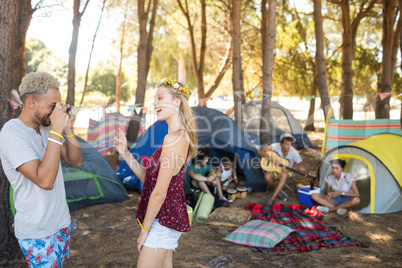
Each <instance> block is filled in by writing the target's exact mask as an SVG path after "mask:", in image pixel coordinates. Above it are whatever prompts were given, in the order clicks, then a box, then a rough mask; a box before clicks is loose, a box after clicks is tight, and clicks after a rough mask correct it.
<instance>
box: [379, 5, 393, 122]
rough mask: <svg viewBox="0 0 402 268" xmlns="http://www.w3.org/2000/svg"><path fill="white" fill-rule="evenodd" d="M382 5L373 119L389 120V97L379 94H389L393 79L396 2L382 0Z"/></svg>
mask: <svg viewBox="0 0 402 268" xmlns="http://www.w3.org/2000/svg"><path fill="white" fill-rule="evenodd" d="M382 4H383V13H382V14H383V16H382V17H383V35H382V62H381V67H380V73H379V77H378V85H377V92H378V93H379V94H378V96H377V99H376V104H375V118H376V119H379V118H389V112H390V105H389V100H390V99H391V95H389V96H388V97H386V98H383V99H382V98H381V93H391V85H392V78H393V72H392V71H393V67H392V63H393V61H392V51H393V47H394V34H395V33H394V27H395V17H396V16H395V15H396V12H397V1H396V0H382Z"/></svg>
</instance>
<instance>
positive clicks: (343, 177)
mask: <svg viewBox="0 0 402 268" xmlns="http://www.w3.org/2000/svg"><path fill="white" fill-rule="evenodd" d="M330 164H331V169H332V172H331V174H329V175H328V176H326V177H325V181H326V183H327V192H326V195H324V194H312V195H311V198H312V199H313V200H314V201H315V202H317V203H318V204H320V205H323V206H318V207H317V210H318V211H320V212H321V213H324V214H326V213H328V212H330V211H336V213H337V214H339V215H345V214H346V213H347V209H353V208H354V207H356V206H357V205H358V204H359V203H360V199H359V190H358V189H357V186H356V182H355V180H354V179H353V178H352V175H350V174H349V173H346V172H344V171H343V169H344V168H345V166H346V162H345V161H344V160H341V159H334V160H331V161H330Z"/></svg>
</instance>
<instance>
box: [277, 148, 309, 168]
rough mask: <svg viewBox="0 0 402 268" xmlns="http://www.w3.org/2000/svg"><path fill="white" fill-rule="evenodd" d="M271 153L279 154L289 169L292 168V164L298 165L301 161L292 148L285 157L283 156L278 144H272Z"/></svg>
mask: <svg viewBox="0 0 402 268" xmlns="http://www.w3.org/2000/svg"><path fill="white" fill-rule="evenodd" d="M272 151H274V152H276V153H278V154H279V156H280V157H282V158H285V159H287V160H288V161H289V167H290V168H293V166H294V164H295V163H296V164H298V163H300V162H301V161H303V160H302V159H301V157H300V155H299V153H298V152H297V150H296V149H295V148H293V147H290V150H289V152H288V154H287V155H286V157H284V156H283V153H282V148H281V144H280V143H279V142H275V143H272Z"/></svg>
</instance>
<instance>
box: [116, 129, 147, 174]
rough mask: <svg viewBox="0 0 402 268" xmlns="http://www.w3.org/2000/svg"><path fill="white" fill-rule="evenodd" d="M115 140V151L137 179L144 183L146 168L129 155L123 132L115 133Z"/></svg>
mask: <svg viewBox="0 0 402 268" xmlns="http://www.w3.org/2000/svg"><path fill="white" fill-rule="evenodd" d="M115 135H116V137H115V140H114V144H115V146H116V150H117V151H118V152H119V153H120V155H121V156H123V158H124V160H125V161H126V162H127V165H128V166H129V167H130V168H131V170H132V171H133V172H134V173H135V175H137V177H138V178H139V179H140V180H141V181H142V182H144V179H145V173H146V170H147V169H146V168H145V167H144V166H143V165H141V164H140V163H138V161H137V160H136V159H135V158H134V156H133V155H132V154H131V153H130V151H129V150H128V148H127V138H126V136H125V135H124V133H123V131H121V130H120V129H118V130H117V132H115Z"/></svg>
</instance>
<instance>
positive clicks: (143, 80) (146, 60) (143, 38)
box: [127, 0, 158, 143]
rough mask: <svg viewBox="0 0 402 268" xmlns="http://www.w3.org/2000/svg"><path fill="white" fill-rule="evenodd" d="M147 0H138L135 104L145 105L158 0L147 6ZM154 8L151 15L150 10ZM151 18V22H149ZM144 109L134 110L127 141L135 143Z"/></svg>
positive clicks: (151, 1)
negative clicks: (138, 33)
mask: <svg viewBox="0 0 402 268" xmlns="http://www.w3.org/2000/svg"><path fill="white" fill-rule="evenodd" d="M145 2H146V1H145V0H138V19H139V24H140V25H139V26H140V42H139V45H138V53H137V57H138V68H137V74H138V75H137V79H138V80H137V89H136V91H135V106H137V105H143V104H144V102H145V89H146V86H147V77H148V72H149V66H150V62H151V56H152V50H153V46H152V40H153V34H154V27H155V20H156V11H157V8H158V0H149V2H148V6H147V8H145ZM151 10H152V14H151V17H150V18H149V16H150V11H151ZM148 19H149V22H148ZM141 115H142V111H141V112H140V113H138V114H136V112H134V116H133V117H132V118H131V120H130V123H129V125H128V129H127V141H128V142H129V143H133V142H134V141H135V140H136V139H137V136H138V131H139V129H140V123H141Z"/></svg>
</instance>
